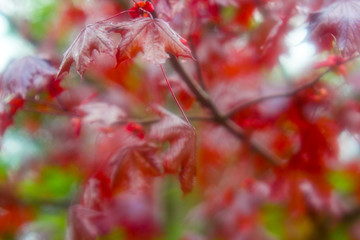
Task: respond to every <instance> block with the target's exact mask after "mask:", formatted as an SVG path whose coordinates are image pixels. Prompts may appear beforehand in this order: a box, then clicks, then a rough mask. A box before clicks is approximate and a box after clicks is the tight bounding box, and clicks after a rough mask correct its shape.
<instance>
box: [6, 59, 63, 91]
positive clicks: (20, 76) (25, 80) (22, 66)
mask: <svg viewBox="0 0 360 240" xmlns="http://www.w3.org/2000/svg"><path fill="white" fill-rule="evenodd" d="M55 74H56V69H55V68H54V67H53V66H51V65H50V63H49V62H47V61H46V60H44V59H42V58H39V57H34V56H27V57H23V58H21V59H17V60H15V61H13V62H11V63H10V64H9V65H8V67H7V68H6V69H5V71H4V73H3V74H2V77H1V78H0V89H1V95H2V97H4V98H6V97H7V96H9V95H19V96H21V97H22V98H25V96H26V94H27V92H28V91H30V90H36V91H41V90H43V89H45V88H46V87H47V86H48V85H49V84H50V83H51V82H52V80H54V76H55Z"/></svg>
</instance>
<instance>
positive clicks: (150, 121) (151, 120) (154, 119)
mask: <svg viewBox="0 0 360 240" xmlns="http://www.w3.org/2000/svg"><path fill="white" fill-rule="evenodd" d="M178 117H179V118H182V119H184V118H183V117H182V116H178ZM187 118H188V119H189V121H191V122H193V121H194V122H195V121H200V122H201V121H203V122H214V118H213V117H206V116H188V117H187ZM160 120H161V118H159V117H150V118H143V119H128V120H123V121H117V122H115V123H113V124H114V125H122V124H128V123H130V122H134V123H138V124H144V125H146V124H154V123H156V122H158V121H160ZM184 120H185V119H184Z"/></svg>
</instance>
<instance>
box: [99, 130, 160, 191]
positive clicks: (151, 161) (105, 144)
mask: <svg viewBox="0 0 360 240" xmlns="http://www.w3.org/2000/svg"><path fill="white" fill-rule="evenodd" d="M98 149H99V151H98V160H99V162H106V172H107V173H108V175H109V176H110V180H111V184H112V186H114V187H115V186H116V187H117V188H119V189H122V190H124V189H127V190H129V189H132V190H134V191H138V190H139V188H144V189H146V188H148V187H149V186H150V185H151V184H150V182H151V181H149V177H154V176H159V175H160V174H161V170H162V169H161V165H160V161H159V159H158V157H157V156H156V155H155V153H156V151H157V147H156V146H155V145H154V144H151V143H149V142H148V141H146V140H144V139H143V138H141V137H139V136H138V133H137V132H134V131H133V129H131V128H129V127H118V128H115V129H113V130H112V131H111V132H109V133H108V134H104V135H103V136H102V138H100V139H99V140H98Z"/></svg>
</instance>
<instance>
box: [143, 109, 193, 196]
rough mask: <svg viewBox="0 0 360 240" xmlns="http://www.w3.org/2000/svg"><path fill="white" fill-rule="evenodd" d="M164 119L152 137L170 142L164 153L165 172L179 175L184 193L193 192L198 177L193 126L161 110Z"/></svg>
mask: <svg viewBox="0 0 360 240" xmlns="http://www.w3.org/2000/svg"><path fill="white" fill-rule="evenodd" d="M159 111H160V114H161V115H162V119H161V120H160V121H159V122H158V123H156V124H154V125H153V126H152V128H151V131H150V137H151V138H153V139H154V140H157V141H160V142H166V141H169V142H170V147H169V149H168V150H167V151H166V152H164V155H163V158H164V160H163V165H164V170H165V172H168V173H178V174H179V178H180V183H181V189H182V190H183V192H185V193H186V192H189V191H191V189H192V187H193V185H194V179H195V175H196V157H195V151H196V135H195V132H194V129H193V127H192V126H190V125H189V124H187V123H186V122H184V121H183V120H182V119H180V118H179V117H177V116H175V115H173V114H171V113H169V112H167V111H165V110H162V109H160V110H159Z"/></svg>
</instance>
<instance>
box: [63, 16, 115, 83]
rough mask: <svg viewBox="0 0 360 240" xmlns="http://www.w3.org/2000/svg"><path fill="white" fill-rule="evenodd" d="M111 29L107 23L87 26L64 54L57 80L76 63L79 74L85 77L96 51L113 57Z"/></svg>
mask: <svg viewBox="0 0 360 240" xmlns="http://www.w3.org/2000/svg"><path fill="white" fill-rule="evenodd" d="M109 28H110V24H108V23H105V22H97V23H94V24H89V25H87V26H86V27H85V28H84V29H83V30H82V31H81V32H80V33H79V35H78V36H77V38H76V39H75V41H74V42H73V43H72V44H71V46H70V47H69V48H68V50H67V51H66V52H65V53H64V58H63V60H62V62H61V65H60V68H59V72H58V74H57V78H59V77H61V76H62V75H63V73H65V72H69V71H70V67H71V65H72V64H73V63H74V62H75V64H76V70H77V72H78V73H79V75H80V76H81V77H83V75H84V72H85V70H86V69H87V67H88V65H89V64H90V63H91V62H92V61H94V56H93V52H94V51H97V52H99V53H107V54H109V55H113V53H114V48H115V47H114V43H113V41H112V39H111V37H110V36H109V32H108V29H109Z"/></svg>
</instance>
